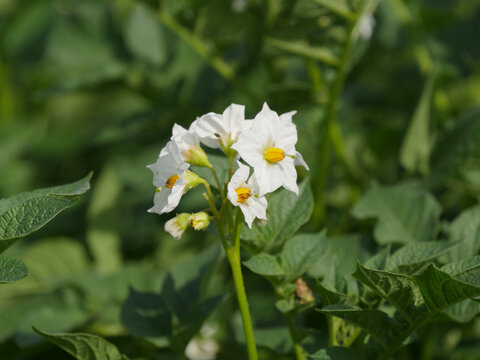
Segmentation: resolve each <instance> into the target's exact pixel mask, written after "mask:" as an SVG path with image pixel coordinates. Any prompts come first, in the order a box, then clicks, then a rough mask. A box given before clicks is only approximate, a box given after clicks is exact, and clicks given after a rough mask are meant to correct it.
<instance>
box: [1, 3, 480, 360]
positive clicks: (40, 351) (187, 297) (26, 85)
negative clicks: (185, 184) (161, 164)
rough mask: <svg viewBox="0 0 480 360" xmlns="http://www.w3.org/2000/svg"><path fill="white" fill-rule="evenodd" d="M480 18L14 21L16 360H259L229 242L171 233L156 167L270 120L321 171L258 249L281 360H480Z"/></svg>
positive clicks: (461, 12) (380, 8) (10, 347)
mask: <svg viewBox="0 0 480 360" xmlns="http://www.w3.org/2000/svg"><path fill="white" fill-rule="evenodd" d="M479 9H480V4H478V2H476V1H470V0H460V1H443V2H435V1H433V2H432V1H426V0H383V1H373V0H372V1H370V0H342V1H333V0H296V1H288V0H281V1H258V0H245V1H243V0H235V1H220V0H208V1H185V0H176V1H171V0H162V1H159V2H153V1H149V0H145V1H134V0H124V1H109V0H104V1H95V0H82V1H80V0H72V1H56V0H46V1H41V2H39V1H14V0H4V1H2V2H0V198H2V200H0V253H2V254H1V255H0V283H2V285H1V286H0V353H1V354H2V358H3V357H5V358H8V359H10V358H11V359H17V358H18V359H20V358H22V359H25V360H30V359H43V358H45V359H47V358H48V359H52V360H55V359H65V358H66V356H69V358H77V359H95V358H98V359H108V358H109V357H110V358H111V359H127V357H128V358H130V359H151V360H155V359H179V358H182V357H183V356H184V354H187V355H185V356H187V357H188V358H190V359H195V351H194V350H195V349H196V351H197V353H196V354H197V355H196V356H198V349H214V350H215V349H216V350H215V351H214V352H215V353H216V355H211V357H210V358H217V359H233V360H236V359H245V358H246V351H245V339H244V336H243V333H242V323H241V319H240V316H239V313H238V311H237V310H236V309H237V305H236V300H235V296H234V293H233V291H234V290H233V287H232V282H231V274H230V270H229V269H228V268H227V267H226V266H225V260H224V256H223V252H222V251H220V250H219V246H218V243H219V242H218V239H217V238H216V236H215V235H216V233H217V231H216V230H214V229H213V226H211V227H210V228H209V229H208V231H206V232H203V233H200V232H195V233H194V232H193V231H189V232H187V233H186V234H185V236H184V237H183V238H182V239H181V240H180V241H178V242H177V241H174V240H172V238H171V237H169V236H168V235H167V234H165V232H164V230H163V226H164V223H165V221H166V220H167V218H166V217H163V216H161V217H159V216H157V215H152V214H147V213H146V210H147V209H148V208H149V207H151V203H152V192H153V190H154V189H153V187H152V186H151V174H150V172H149V171H148V170H147V169H145V165H146V164H148V163H151V161H152V159H155V157H156V156H157V155H158V152H159V150H160V149H161V147H162V146H163V145H164V144H165V143H166V142H167V141H168V139H169V137H170V135H171V132H170V129H171V127H172V125H173V123H179V124H181V125H182V126H188V124H190V123H191V122H192V121H193V120H194V119H195V118H196V117H197V116H199V115H200V114H204V113H207V112H209V111H214V112H217V113H220V112H221V111H222V110H223V109H224V108H225V107H226V106H227V105H228V104H230V103H238V104H245V105H246V108H247V114H246V115H247V118H251V117H253V116H254V114H255V113H257V112H258V110H259V109H260V108H261V106H262V103H263V102H264V101H267V102H268V104H269V105H270V107H271V108H272V109H275V110H276V111H278V112H279V113H284V112H287V111H291V110H297V114H296V115H295V117H294V122H295V123H296V125H297V128H298V134H299V140H298V144H297V148H298V150H299V151H300V152H301V153H302V154H303V155H304V157H305V160H306V162H307V163H308V164H309V166H310V169H311V170H310V173H309V176H308V178H307V177H306V171H304V170H299V173H300V178H301V182H300V184H299V186H300V194H299V196H298V197H297V196H296V195H294V194H293V193H291V192H289V191H286V190H280V191H278V192H276V193H274V194H271V195H269V198H268V201H269V204H270V205H269V209H268V210H269V214H268V215H269V219H268V221H267V222H265V223H263V222H256V223H254V225H253V228H252V229H251V230H249V229H246V227H244V228H243V229H242V233H241V238H242V243H241V245H242V260H243V276H244V277H245V285H246V290H247V297H248V301H249V304H250V311H251V314H252V319H253V322H254V333H255V338H256V340H257V345H258V348H259V355H260V358H261V359H264V360H267V359H280V360H283V359H294V358H297V359H377V358H379V359H387V358H399V359H400V358H403V359H407V358H423V359H440V360H441V359H469V358H474V357H475V356H477V353H478V346H477V347H476V344H477V343H478V341H479V334H478V323H479V318H480V317H479V316H480V315H479V314H480V303H479V302H478V297H479V296H480V282H479V279H480V274H479V273H478V269H479V268H480V267H479V261H480V260H479V251H480V220H479V219H480V217H479V215H480V213H479V211H480V210H479V206H480V205H479V204H478V200H479V198H480V171H479V164H480V145H479V144H480V141H479V140H480V119H479V116H480V113H479V105H480V89H479V84H480V81H479V80H480V75H479V70H478V59H479V56H480V52H479V48H478V45H477V43H478V41H477V40H476V38H475V34H476V29H477V27H478V26H477V24H478V22H479V12H478V10H479ZM372 16H373V20H374V22H372ZM248 109H250V110H248ZM209 160H210V162H211V163H212V164H213V165H214V166H215V168H216V169H217V173H218V176H219V178H220V181H221V183H223V181H224V180H225V179H227V178H228V176H229V174H228V164H227V162H226V161H225V160H224V159H222V158H221V157H220V156H219V155H218V154H213V155H210V154H209ZM92 169H93V170H94V172H95V174H96V176H95V177H94V178H93V183H92V191H91V192H89V193H88V194H87V193H86V192H87V190H88V189H89V186H90V185H89V184H90V175H89V176H87V177H84V178H83V179H82V180H80V181H78V182H75V183H72V184H69V185H64V186H57V187H53V188H52V187H49V188H46V187H47V186H51V185H52V184H58V183H64V184H66V183H69V182H71V181H72V179H80V178H82V177H83V176H84V175H85V174H86V173H88V172H89V171H90V170H92ZM197 170H198V173H199V174H200V175H201V176H202V177H204V178H205V179H206V180H207V181H208V182H210V183H211V185H212V186H213V187H215V186H216V184H215V182H214V178H213V177H211V175H210V173H209V172H208V171H205V170H206V169H200V170H199V169H195V171H197ZM202 171H203V173H202ZM32 189H42V190H33V191H32ZM203 201H204V199H203V198H202V197H201V193H194V192H193V191H192V192H191V193H188V194H186V195H185V196H184V198H183V199H182V202H181V204H180V206H179V207H178V208H177V209H176V210H175V212H178V213H181V212H183V211H187V210H188V211H190V210H191V209H198V210H199V211H200V210H203V206H204V205H203ZM73 205H76V206H73ZM60 212H62V214H61V216H58V217H56V216H57V215H58V214H59V213H60ZM54 217H56V219H55V220H54V221H51V220H52V219H53V218H54ZM50 221H51V223H49V224H48V225H47V223H48V222H50ZM45 225H47V226H45ZM27 274H28V276H26V275H27ZM352 275H353V276H352ZM299 280H301V281H299ZM306 289H308V290H309V291H310V293H309V292H308V291H307V290H306ZM302 291H303V292H302ZM309 294H311V295H309ZM312 297H313V299H312ZM32 326H33V327H34V328H35V330H34V329H33V328H32ZM65 351H66V352H67V353H69V355H66V352H65Z"/></svg>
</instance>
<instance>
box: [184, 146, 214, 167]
mask: <svg viewBox="0 0 480 360" xmlns="http://www.w3.org/2000/svg"><path fill="white" fill-rule="evenodd" d="M183 156H184V158H185V162H187V163H189V164H191V165H196V166H202V167H208V168H211V167H212V164H210V161H208V156H207V154H206V153H205V151H204V150H203V149H202V148H201V147H200V146H199V145H197V146H194V147H191V148H190V149H188V150H187V151H184V152H183Z"/></svg>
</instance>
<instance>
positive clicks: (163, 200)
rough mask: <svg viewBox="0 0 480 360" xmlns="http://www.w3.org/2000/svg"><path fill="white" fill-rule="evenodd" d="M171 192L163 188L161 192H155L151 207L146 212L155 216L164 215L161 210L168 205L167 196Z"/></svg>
mask: <svg viewBox="0 0 480 360" xmlns="http://www.w3.org/2000/svg"><path fill="white" fill-rule="evenodd" d="M171 192H172V190H170V189H169V188H163V189H162V190H160V191H157V192H156V193H155V196H154V198H153V207H152V208H150V209H148V212H149V213H157V214H163V213H165V212H166V211H163V209H164V208H165V206H167V205H168V196H169V195H170V193H171Z"/></svg>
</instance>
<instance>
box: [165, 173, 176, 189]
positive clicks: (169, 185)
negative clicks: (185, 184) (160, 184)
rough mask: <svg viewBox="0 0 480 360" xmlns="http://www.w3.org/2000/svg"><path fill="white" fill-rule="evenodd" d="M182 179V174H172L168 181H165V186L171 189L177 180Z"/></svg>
mask: <svg viewBox="0 0 480 360" xmlns="http://www.w3.org/2000/svg"><path fill="white" fill-rule="evenodd" d="M178 179H180V176H178V175H176V174H175V175H172V176H170V177H169V178H168V180H167V182H166V183H165V186H166V187H167V188H169V189H171V188H173V185H175V183H176V182H177V180H178Z"/></svg>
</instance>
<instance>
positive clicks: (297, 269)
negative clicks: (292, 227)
mask: <svg viewBox="0 0 480 360" xmlns="http://www.w3.org/2000/svg"><path fill="white" fill-rule="evenodd" d="M327 249H328V243H327V238H326V237H325V232H321V233H318V234H300V235H296V236H294V237H293V238H290V239H288V240H287V242H286V243H285V245H284V247H283V250H282V252H281V254H280V255H278V256H273V255H270V254H265V253H261V254H258V255H255V256H253V257H251V258H250V259H249V260H248V261H245V262H244V265H245V266H246V267H248V268H249V269H250V270H251V271H253V272H254V273H257V274H259V275H263V276H285V277H287V278H289V280H291V279H295V278H297V277H299V276H301V275H303V274H304V273H305V272H306V271H307V270H308V269H309V268H310V267H312V266H313V265H314V264H315V263H316V262H317V261H318V260H319V258H320V257H321V256H322V255H323V254H324V253H325V252H326V250H327Z"/></svg>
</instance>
